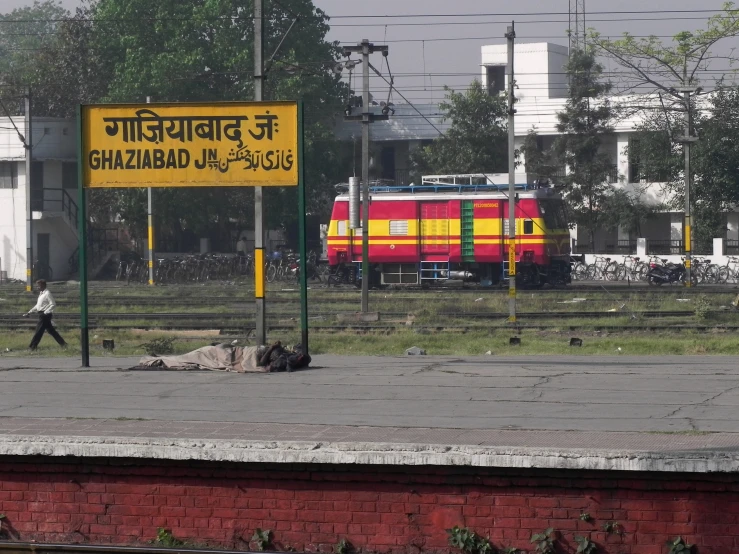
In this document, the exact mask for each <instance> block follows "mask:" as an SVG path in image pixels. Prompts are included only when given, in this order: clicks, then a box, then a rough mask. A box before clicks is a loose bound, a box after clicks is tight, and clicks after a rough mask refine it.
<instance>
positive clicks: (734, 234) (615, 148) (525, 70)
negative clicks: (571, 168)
mask: <svg viewBox="0 0 739 554" xmlns="http://www.w3.org/2000/svg"><path fill="white" fill-rule="evenodd" d="M514 54H515V58H514V64H515V80H516V85H517V86H516V92H515V94H516V98H517V100H518V102H517V104H516V110H517V112H516V118H515V131H516V145H517V146H521V145H522V144H523V141H524V139H525V137H526V134H527V133H528V132H529V131H530V130H531V129H536V131H537V133H538V134H539V136H540V145H541V147H542V148H543V149H546V148H548V147H550V146H551V144H552V142H553V141H554V139H555V137H556V136H557V135H558V132H557V129H556V124H557V113H559V112H560V111H562V110H563V109H564V106H565V102H566V96H567V75H566V64H567V59H568V49H567V48H566V47H564V46H559V45H556V44H549V43H535V44H523V43H519V44H516V45H515V50H514ZM507 61H508V54H507V47H506V45H493V46H483V47H482V82H483V84H484V85H485V86H486V87H488V90H489V91H490V93H491V94H499V93H501V92H503V91H505V90H506V87H507V77H506V67H507ZM637 101H638V102H639V104H644V103H651V102H655V101H656V99H654V98H653V97H650V96H646V95H639V96H637V95H632V96H614V97H612V99H611V102H612V104H613V105H614V106H618V105H619V104H621V105H634V104H636V103H637ZM638 118H639V116H638V115H634V116H631V117H625V118H622V119H620V120H618V121H617V122H616V124H615V133H614V135H613V137H612V138H610V139H609V140H607V141H606V142H605V144H604V145H603V148H604V149H605V150H606V152H607V153H608V154H609V156H611V159H612V160H613V173H612V175H611V177H610V180H611V182H612V183H613V185H614V186H615V187H619V188H624V189H626V190H627V191H629V192H631V193H633V194H634V195H636V196H638V197H639V198H640V199H641V200H642V201H643V202H645V203H647V204H652V205H656V204H658V203H662V202H665V201H667V200H669V197H668V196H666V193H665V192H664V190H663V187H662V186H661V185H660V184H659V183H647V182H645V181H643V180H641V178H640V175H639V173H640V172H639V167H638V164H634V163H630V160H629V158H628V156H627V154H626V149H627V146H628V144H629V141H630V140H631V139H632V137H633V135H634V129H635V127H636V126H637V125H638V124H639V119H638ZM565 170H566V168H564V167H563V168H562V171H565ZM640 234H641V237H643V238H647V239H648V241H649V244H651V248H650V250H651V251H652V252H653V253H655V254H668V253H672V254H679V253H681V252H682V251H683V212H672V213H669V212H665V213H659V214H657V215H656V216H655V217H653V218H652V219H650V220H649V221H647V222H646V223H645V224H644V225H642V228H641V233H640ZM572 235H573V239H574V240H576V241H577V244H579V245H580V248H581V249H582V250H583V251H590V246H589V244H588V243H589V240H590V239H589V237H587V236H586V234H585V233H578V232H577V229H575V230H573V232H572ZM637 238H639V237H637V236H635V235H632V236H629V234H628V233H627V232H625V231H624V230H613V231H607V230H603V231H600V232H599V233H597V236H596V239H595V242H596V244H595V251H597V252H600V253H622V254H628V253H630V252H631V253H633V252H635V251H636V241H637ZM721 238H724V239H727V240H728V244H730V245H736V247H739V213H730V214H727V235H726V236H725V237H721ZM732 241H733V242H732Z"/></svg>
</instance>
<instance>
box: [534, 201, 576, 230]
mask: <svg viewBox="0 0 739 554" xmlns="http://www.w3.org/2000/svg"><path fill="white" fill-rule="evenodd" d="M539 210H540V211H541V217H542V218H543V219H544V224H545V225H546V226H547V229H567V228H568V227H569V225H568V221H567V206H566V205H565V203H564V200H560V199H555V198H542V199H541V200H539Z"/></svg>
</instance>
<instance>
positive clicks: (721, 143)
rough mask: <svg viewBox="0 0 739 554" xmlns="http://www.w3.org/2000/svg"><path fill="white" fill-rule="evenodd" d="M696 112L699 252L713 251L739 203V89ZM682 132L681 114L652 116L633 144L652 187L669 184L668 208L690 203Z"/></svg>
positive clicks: (717, 96)
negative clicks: (678, 140)
mask: <svg viewBox="0 0 739 554" xmlns="http://www.w3.org/2000/svg"><path fill="white" fill-rule="evenodd" d="M701 104H702V106H701V109H700V110H698V109H696V110H695V111H696V112H697V116H696V119H695V129H696V133H697V135H698V136H699V137H700V140H699V141H698V142H696V143H695V145H694V146H693V148H692V149H691V166H692V170H693V172H694V186H693V190H692V191H691V205H692V208H691V209H692V210H693V211H694V213H695V225H694V228H693V234H694V242H695V249H696V251H704V252H710V251H711V249H712V241H713V238H714V237H722V236H724V235H725V234H726V233H725V231H726V222H725V219H724V215H723V214H724V213H725V212H726V211H729V210H732V209H734V208H735V207H736V206H737V205H739V152H737V150H736V144H737V141H739V90H738V89H737V88H736V87H732V88H722V89H719V90H718V91H716V92H715V93H713V94H711V95H710V96H707V97H705V98H704V100H703V102H701ZM681 133H682V122H681V121H680V116H679V115H678V114H674V113H673V114H671V113H666V114H652V115H651V116H648V117H647V118H645V120H644V121H643V123H642V124H641V125H640V126H639V127H638V128H637V133H636V134H635V135H634V139H635V140H632V142H631V145H630V146H629V156H630V157H631V158H632V163H634V162H636V163H638V167H639V169H640V177H641V178H643V179H644V180H645V181H647V182H648V183H663V186H664V188H665V190H666V192H668V193H670V195H671V200H670V202H669V203H668V207H669V208H672V209H674V210H679V209H680V208H681V206H683V205H684V202H685V200H684V198H685V197H684V185H683V182H684V181H683V172H684V165H683V156H682V152H681V149H680V147H679V146H678V145H677V144H676V143H675V142H674V141H673V137H674V136H678V135H679V134H681Z"/></svg>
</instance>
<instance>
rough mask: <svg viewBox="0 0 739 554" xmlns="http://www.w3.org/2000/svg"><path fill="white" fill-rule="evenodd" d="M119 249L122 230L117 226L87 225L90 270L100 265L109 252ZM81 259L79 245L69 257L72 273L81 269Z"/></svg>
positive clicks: (68, 261) (68, 262)
mask: <svg viewBox="0 0 739 554" xmlns="http://www.w3.org/2000/svg"><path fill="white" fill-rule="evenodd" d="M117 250H120V230H119V229H118V228H117V227H107V228H95V227H91V226H88V227H87V258H88V264H87V266H88V270H89V269H90V268H91V267H95V266H96V265H98V264H99V263H100V262H101V261H102V260H103V258H104V257H105V256H106V255H107V254H108V252H116V251H117ZM79 260H80V249H79V246H78V247H77V248H75V250H74V252H72V254H71V255H70V256H69V258H68V259H67V264H68V266H69V271H70V272H71V273H75V272H77V271H79V263H80V262H79Z"/></svg>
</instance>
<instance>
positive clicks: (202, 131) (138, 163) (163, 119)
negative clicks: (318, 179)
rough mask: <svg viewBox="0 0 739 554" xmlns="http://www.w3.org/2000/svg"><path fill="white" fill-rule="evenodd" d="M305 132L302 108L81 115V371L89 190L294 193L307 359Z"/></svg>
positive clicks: (171, 108) (129, 108) (215, 107)
mask: <svg viewBox="0 0 739 554" xmlns="http://www.w3.org/2000/svg"><path fill="white" fill-rule="evenodd" d="M304 131H305V128H304V109H303V103H302V101H301V102H297V103H296V102H223V103H217V104H212V103H211V104H184V103H181V104H141V105H120V104H118V105H95V106H82V105H81V106H79V107H78V109H77V162H78V202H79V211H78V214H79V221H78V224H79V232H78V235H79V264H80V346H81V350H82V367H90V338H89V311H88V283H87V253H88V239H87V189H88V188H105V187H107V188H111V187H151V186H157V187H168V186H169V187H191V186H297V187H298V211H299V213H298V230H299V242H300V245H299V252H300V330H301V341H302V347H303V350H304V352H305V353H306V354H307V353H308V257H307V252H306V229H305V225H306V197H305V167H304V144H305V141H304ZM155 145H156V146H155ZM256 265H258V266H259V267H255V271H256V272H263V271H264V267H263V266H262V265H261V264H256ZM262 282H263V281H262ZM262 294H263V291H262Z"/></svg>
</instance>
